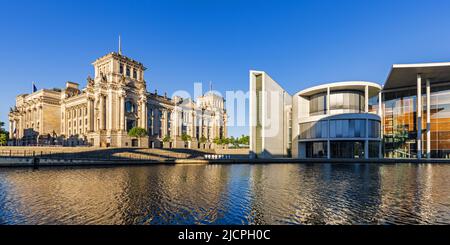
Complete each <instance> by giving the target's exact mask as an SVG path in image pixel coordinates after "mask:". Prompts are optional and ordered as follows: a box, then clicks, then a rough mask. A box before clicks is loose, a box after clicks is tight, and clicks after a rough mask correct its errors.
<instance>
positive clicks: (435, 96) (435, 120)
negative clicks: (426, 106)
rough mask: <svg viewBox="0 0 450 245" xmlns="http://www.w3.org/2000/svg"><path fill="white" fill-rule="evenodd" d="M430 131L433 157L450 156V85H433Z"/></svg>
mask: <svg viewBox="0 0 450 245" xmlns="http://www.w3.org/2000/svg"><path fill="white" fill-rule="evenodd" d="M425 115H426V113H425ZM430 132H431V137H430V143H431V152H430V153H431V157H432V158H450V85H446V86H436V87H433V86H432V87H431V95H430ZM425 135H426V134H425ZM424 138H426V137H424ZM424 145H425V144H424Z"/></svg>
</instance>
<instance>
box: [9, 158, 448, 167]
mask: <svg viewBox="0 0 450 245" xmlns="http://www.w3.org/2000/svg"><path fill="white" fill-rule="evenodd" d="M330 163H331V164H398V163H409V164H425V163H433V164H450V161H449V160H447V159H422V160H416V159H372V160H370V159H369V160H365V159H332V160H326V159H308V160H305V159H286V158H280V159H248V158H247V159H242V158H241V159H164V160H139V159H132V160H117V159H115V160H114V159H56V158H42V157H0V167H34V168H35V167H56V166H127V165H129V166H132V165H155V164H165V165H179V164H180V165H182V164H330Z"/></svg>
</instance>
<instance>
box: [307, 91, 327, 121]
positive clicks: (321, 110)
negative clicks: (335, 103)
mask: <svg viewBox="0 0 450 245" xmlns="http://www.w3.org/2000/svg"><path fill="white" fill-rule="evenodd" d="M325 114H327V94H326V93H321V94H316V95H313V96H311V97H310V98H309V115H310V116H317V115H325Z"/></svg>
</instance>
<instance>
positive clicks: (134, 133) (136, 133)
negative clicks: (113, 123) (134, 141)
mask: <svg viewBox="0 0 450 245" xmlns="http://www.w3.org/2000/svg"><path fill="white" fill-rule="evenodd" d="M128 136H130V137H136V138H142V137H145V136H147V130H145V128H140V127H134V128H132V129H131V130H130V131H129V132H128Z"/></svg>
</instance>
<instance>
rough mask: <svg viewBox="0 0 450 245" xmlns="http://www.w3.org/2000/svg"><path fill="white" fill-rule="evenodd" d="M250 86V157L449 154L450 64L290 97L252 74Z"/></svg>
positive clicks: (406, 68) (404, 67) (413, 67)
mask: <svg viewBox="0 0 450 245" xmlns="http://www.w3.org/2000/svg"><path fill="white" fill-rule="evenodd" d="M250 91H251V95H250V123H251V124H250V125H251V129H250V144H251V145H250V147H251V152H252V156H253V157H260V158H270V157H288V156H290V157H293V158H328V159H330V158H382V157H385V158H450V63H425V64H399V65H393V67H392V69H391V71H390V73H389V76H388V78H387V80H386V82H385V85H384V86H383V87H382V86H380V85H379V84H377V83H373V82H365V81H348V82H336V83H330V84H324V85H320V86H315V87H312V88H307V89H305V90H302V91H300V92H298V93H296V94H295V95H293V96H292V97H291V96H290V95H289V94H288V93H287V92H286V91H285V90H284V89H282V88H281V86H280V85H279V84H278V83H276V82H275V81H274V80H273V79H271V78H270V77H269V76H268V75H267V74H266V73H264V72H257V71H251V72H250ZM417 98H420V99H417ZM417 108H421V109H417Z"/></svg>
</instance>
